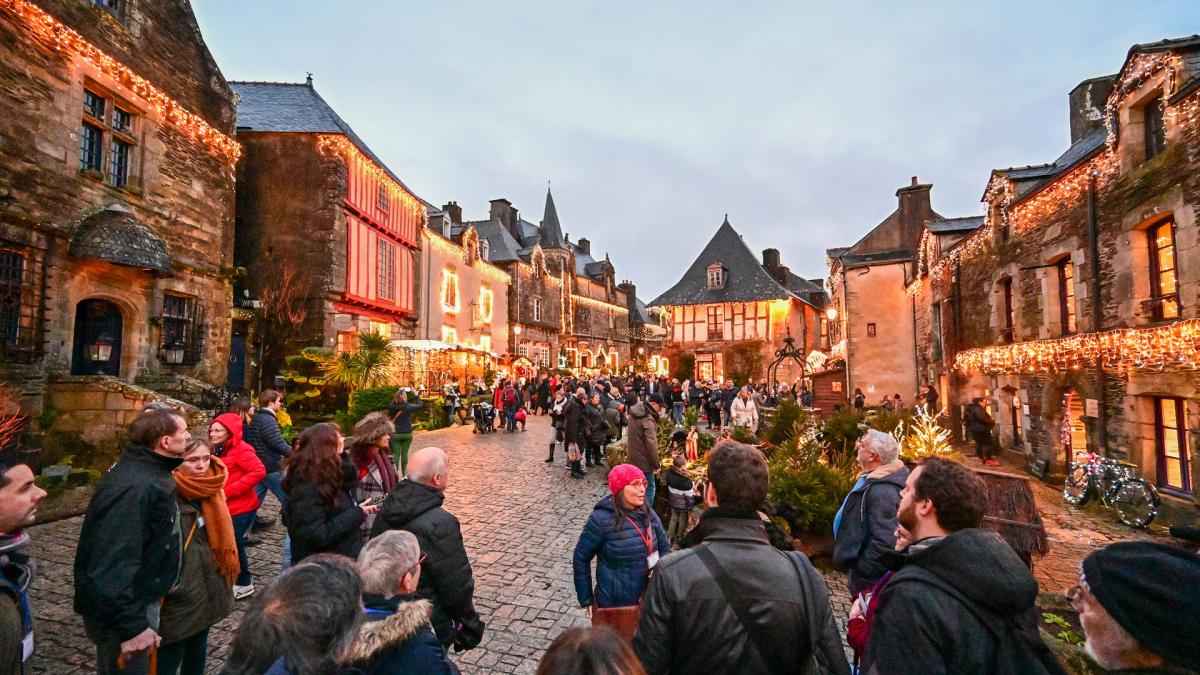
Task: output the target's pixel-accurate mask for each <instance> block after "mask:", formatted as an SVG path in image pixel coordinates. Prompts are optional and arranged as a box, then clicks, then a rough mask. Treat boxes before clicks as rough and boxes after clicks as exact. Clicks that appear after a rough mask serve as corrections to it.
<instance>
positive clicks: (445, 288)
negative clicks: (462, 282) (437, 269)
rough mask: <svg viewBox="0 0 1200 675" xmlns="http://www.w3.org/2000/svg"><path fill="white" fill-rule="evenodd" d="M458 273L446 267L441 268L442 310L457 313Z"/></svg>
mask: <svg viewBox="0 0 1200 675" xmlns="http://www.w3.org/2000/svg"><path fill="white" fill-rule="evenodd" d="M458 309H459V305H458V274H457V273H456V272H455V271H454V270H452V269H450V268H446V269H444V270H442V311H445V312H448V313H450V314H456V313H458Z"/></svg>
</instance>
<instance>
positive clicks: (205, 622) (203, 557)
mask: <svg viewBox="0 0 1200 675" xmlns="http://www.w3.org/2000/svg"><path fill="white" fill-rule="evenodd" d="M199 517H200V512H199V511H198V510H197V509H196V507H195V506H193V505H192V504H191V503H190V502H185V501H182V500H181V501H180V502H179V525H180V531H181V532H183V538H184V542H185V543H186V542H187V536H188V533H189V532H191V531H192V524H193V523H196V521H197V519H198V518H199ZM232 611H233V592H232V591H231V590H230V588H229V586H228V585H226V583H225V578H224V577H222V576H221V571H220V570H218V569H217V563H216V562H215V561H214V560H213V553H212V548H210V547H209V545H208V534H207V533H206V532H205V528H203V527H199V526H197V527H196V532H195V534H193V535H192V541H191V543H190V544H187V548H186V550H184V552H183V572H182V573H181V574H180V575H179V585H177V586H176V587H175V588H173V589H171V592H170V593H168V594H167V598H166V600H165V601H164V602H163V606H162V613H161V615H160V617H161V620H160V624H159V629H158V634H159V635H161V636H162V643H163V644H164V645H169V644H172V643H175V642H179V641H180V640H183V639H185V638H189V637H191V636H193V635H195V634H196V633H199V632H200V631H202V630H207V629H208V628H209V627H210V626H212V625H213V624H215V623H216V622H218V621H220V620H221V619H224V618H225V617H226V616H228V615H229V613H230V612H232Z"/></svg>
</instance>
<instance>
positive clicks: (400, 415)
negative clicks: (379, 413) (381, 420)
mask: <svg viewBox="0 0 1200 675" xmlns="http://www.w3.org/2000/svg"><path fill="white" fill-rule="evenodd" d="M423 407H425V404H424V403H421V401H420V400H419V399H418V400H417V402H416V403H399V404H397V403H392V404H391V405H389V406H388V409H387V416H388V419H389V420H392V424H393V425H395V427H396V430H395V432H394V433H397V434H411V433H412V432H413V426H412V414H413V413H414V412H416V411H418V410H420V409H421V408H423Z"/></svg>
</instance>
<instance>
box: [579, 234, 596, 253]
mask: <svg viewBox="0 0 1200 675" xmlns="http://www.w3.org/2000/svg"><path fill="white" fill-rule="evenodd" d="M576 246H578V247H579V250H580V251H583V253H584V255H591V254H592V242H591V241H589V240H588V239H587V238H586V237H581V238H580V239H579V242H578V243H577V244H576Z"/></svg>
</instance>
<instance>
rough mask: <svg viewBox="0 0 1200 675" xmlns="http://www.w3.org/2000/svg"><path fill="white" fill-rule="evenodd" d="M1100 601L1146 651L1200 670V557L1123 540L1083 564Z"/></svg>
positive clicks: (1152, 544)
mask: <svg viewBox="0 0 1200 675" xmlns="http://www.w3.org/2000/svg"><path fill="white" fill-rule="evenodd" d="M1082 567H1083V579H1084V581H1086V582H1087V588H1088V590H1089V591H1090V592H1091V594H1092V595H1094V596H1095V597H1096V600H1097V601H1099V602H1100V604H1101V605H1102V606H1103V607H1104V609H1105V610H1107V611H1108V613H1109V614H1110V615H1112V618H1113V620H1115V621H1116V622H1117V623H1118V624H1120V626H1121V627H1122V628H1124V629H1125V630H1126V631H1128V632H1129V634H1130V635H1132V636H1133V637H1135V638H1137V640H1138V642H1141V643H1142V645H1143V646H1145V647H1146V649H1149V650H1150V651H1152V652H1154V653H1155V654H1158V655H1159V656H1161V657H1163V658H1164V659H1166V660H1168V661H1170V662H1171V663H1173V664H1175V665H1177V666H1182V667H1184V668H1188V669H1192V670H1200V643H1197V641H1196V636H1197V635H1200V614H1198V613H1197V612H1194V611H1186V610H1184V611H1179V610H1180V608H1195V607H1200V556H1197V555H1196V554H1195V553H1192V552H1191V551H1186V550H1183V549H1180V548H1175V547H1173V546H1168V545H1166V544H1158V543H1154V542H1147V541H1123V542H1118V543H1116V544H1111V545H1109V546H1106V547H1104V548H1102V549H1100V550H1099V551H1096V552H1095V553H1093V554H1091V555H1089V556H1088V557H1087V558H1084V560H1083V566H1082Z"/></svg>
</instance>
